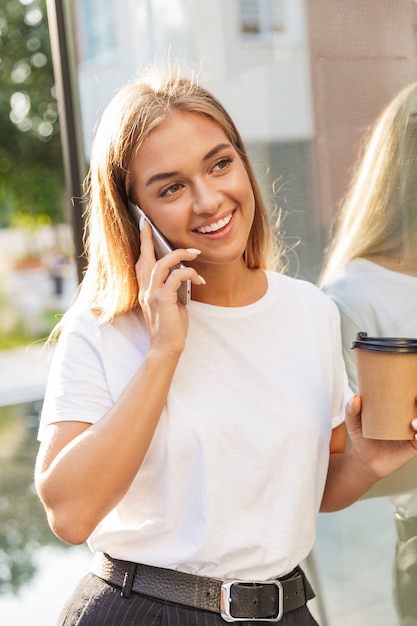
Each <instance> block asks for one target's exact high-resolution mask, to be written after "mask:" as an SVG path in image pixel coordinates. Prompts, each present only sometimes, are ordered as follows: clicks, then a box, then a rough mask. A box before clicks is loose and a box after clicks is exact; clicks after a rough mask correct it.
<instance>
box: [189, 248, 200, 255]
mask: <svg viewBox="0 0 417 626" xmlns="http://www.w3.org/2000/svg"><path fill="white" fill-rule="evenodd" d="M186 250H187V252H191V254H201V250H198V249H197V248H186Z"/></svg>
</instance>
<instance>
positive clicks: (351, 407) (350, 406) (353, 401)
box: [345, 394, 362, 430]
mask: <svg viewBox="0 0 417 626" xmlns="http://www.w3.org/2000/svg"><path fill="white" fill-rule="evenodd" d="M361 408H362V399H361V397H360V396H358V395H356V394H355V395H353V396H352V397H351V398H350V400H349V402H348V403H347V405H346V409H345V414H346V426H347V427H348V430H355V429H357V428H358V429H360V428H361Z"/></svg>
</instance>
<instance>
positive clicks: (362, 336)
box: [351, 332, 417, 354]
mask: <svg viewBox="0 0 417 626" xmlns="http://www.w3.org/2000/svg"><path fill="white" fill-rule="evenodd" d="M351 347H352V348H360V349H361V350H368V351H369V352H391V353H393V354H395V353H396V354H398V353H402V354H404V353H410V354H412V353H415V352H416V353H417V339H407V338H406V337H368V334H367V333H365V332H360V333H358V334H357V335H356V341H353V342H352V346H351Z"/></svg>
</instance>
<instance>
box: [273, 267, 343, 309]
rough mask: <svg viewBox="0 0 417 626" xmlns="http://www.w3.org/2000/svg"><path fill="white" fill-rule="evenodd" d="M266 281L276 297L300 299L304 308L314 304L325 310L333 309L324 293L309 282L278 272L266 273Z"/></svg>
mask: <svg viewBox="0 0 417 626" xmlns="http://www.w3.org/2000/svg"><path fill="white" fill-rule="evenodd" d="M268 280H269V284H270V285H271V288H272V290H274V291H275V292H276V294H277V295H278V297H281V298H282V297H283V296H284V297H287V298H296V299H300V300H301V301H302V303H303V306H306V307H308V306H312V305H313V304H316V305H317V306H322V307H325V308H330V309H331V308H333V303H332V301H331V300H330V298H328V297H327V295H326V293H324V292H323V291H322V290H321V289H320V288H319V287H318V286H317V285H316V284H314V283H313V282H311V281H309V280H306V279H303V278H297V277H293V276H289V275H288V274H280V273H279V272H268Z"/></svg>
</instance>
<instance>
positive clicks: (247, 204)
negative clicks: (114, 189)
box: [132, 111, 255, 264]
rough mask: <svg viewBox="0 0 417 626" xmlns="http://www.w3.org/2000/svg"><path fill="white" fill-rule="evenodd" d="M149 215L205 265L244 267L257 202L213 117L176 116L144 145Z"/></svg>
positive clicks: (135, 170)
mask: <svg viewBox="0 0 417 626" xmlns="http://www.w3.org/2000/svg"><path fill="white" fill-rule="evenodd" d="M132 174H133V176H134V191H135V195H136V198H137V200H138V202H139V204H140V206H141V208H142V209H143V211H144V212H145V213H146V214H147V215H148V217H150V219H151V220H152V221H153V222H154V223H155V225H156V226H157V227H158V228H159V229H160V230H161V232H162V233H163V234H164V235H165V236H166V238H167V239H168V240H169V241H170V242H171V243H172V244H173V245H174V247H176V248H180V247H181V248H198V249H200V250H201V256H200V257H199V259H198V261H199V262H201V263H215V264H224V263H233V262H235V261H237V260H239V262H241V260H242V255H243V252H244V250H245V248H246V243H247V239H248V236H249V232H250V229H251V226H252V221H253V216H254V211H255V200H254V195H253V190H252V186H251V183H250V180H249V177H248V175H247V172H246V170H245V167H244V165H243V162H242V160H241V158H240V156H239V154H238V153H237V152H236V150H235V148H234V147H233V146H232V144H231V143H230V141H229V139H228V138H227V136H226V134H225V133H224V131H223V130H222V128H221V127H220V126H219V125H218V124H217V123H216V122H214V121H213V120H212V119H211V118H208V117H206V116H204V115H200V114H196V113H188V112H183V111H176V112H175V113H174V115H173V116H172V118H170V119H169V120H168V121H167V122H166V123H164V124H163V125H162V126H160V127H159V128H157V129H155V130H154V131H153V132H152V133H151V134H150V135H149V137H148V138H147V139H146V140H145V142H144V143H143V144H142V146H141V147H140V149H139V150H138V153H137V155H136V157H135V158H134V160H133V164H132Z"/></svg>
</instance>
